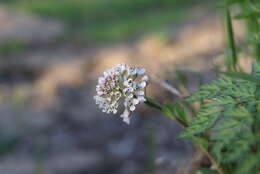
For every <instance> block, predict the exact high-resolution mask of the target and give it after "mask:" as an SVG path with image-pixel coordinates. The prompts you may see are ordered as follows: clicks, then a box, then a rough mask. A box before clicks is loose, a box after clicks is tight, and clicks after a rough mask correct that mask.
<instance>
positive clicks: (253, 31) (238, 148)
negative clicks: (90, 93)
mask: <svg viewBox="0 0 260 174" xmlns="http://www.w3.org/2000/svg"><path fill="white" fill-rule="evenodd" d="M221 2H223V1H221ZM233 5H236V7H240V11H239V14H237V15H235V17H234V18H236V19H238V20H244V21H245V23H246V28H247V31H248V34H247V38H246V39H245V42H246V44H243V47H241V48H239V49H237V46H236V44H235V43H236V42H235V37H234V32H233V27H232V19H233V18H232V16H231V13H230V11H229V10H230V8H231V7H232V6H233ZM222 6H223V7H224V8H225V12H226V13H225V14H226V18H225V21H226V25H225V26H226V28H225V29H226V35H227V37H226V38H227V51H226V52H225V53H226V61H225V67H226V70H227V71H226V72H221V73H220V74H219V78H217V79H215V80H214V81H212V82H210V83H208V84H204V85H201V86H200V87H199V89H198V90H197V91H195V92H194V93H193V94H192V95H191V96H188V97H184V96H182V95H181V93H180V92H179V91H178V90H177V89H175V88H173V87H169V85H168V84H162V83H161V84H159V85H160V86H162V87H165V89H167V90H169V88H171V91H173V92H172V93H174V94H175V95H177V96H178V97H179V100H178V101H177V102H175V103H166V104H161V103H158V102H156V101H154V100H153V99H151V98H148V97H147V96H146V93H145V89H146V87H147V84H148V80H149V78H148V76H147V75H144V73H145V69H143V68H137V67H130V66H128V65H125V64H120V65H117V66H115V67H113V68H112V69H110V70H107V71H105V72H104V75H103V76H102V77H100V78H99V81H98V85H97V87H96V91H97V95H96V96H95V97H94V98H95V100H96V103H97V104H98V105H99V108H101V109H102V111H103V112H107V113H110V112H112V113H114V114H115V113H117V111H118V108H119V107H120V104H121V103H122V104H123V105H124V107H125V111H124V112H123V114H122V115H121V117H122V118H123V121H124V122H126V123H128V124H129V123H130V114H131V113H132V112H133V111H134V110H135V108H136V105H138V104H141V103H145V104H146V105H148V106H151V107H153V108H155V109H157V110H159V111H161V112H162V113H164V115H166V116H167V117H169V118H172V119H175V120H177V121H178V122H179V123H180V124H181V125H182V126H183V131H182V133H181V134H180V137H182V138H191V139H192V141H193V142H194V144H195V145H196V147H198V148H199V150H200V151H201V152H202V153H204V154H205V156H206V157H207V158H208V159H209V161H210V163H211V165H210V166H209V167H208V168H199V169H198V170H199V171H200V172H201V173H203V174H260V26H259V17H260V2H258V1H256V0H226V1H224V3H222ZM236 11H237V10H236ZM237 50H239V52H238V51H237ZM243 51H244V52H245V53H247V54H249V55H250V56H251V57H253V58H254V59H255V62H254V63H252V72H251V73H250V74H247V73H244V72H243V70H242V68H241V66H240V65H239V63H238V62H239V53H240V52H243ZM152 80H153V79H152ZM157 82H158V80H157ZM194 102H196V103H197V104H199V110H198V109H197V107H195V105H194V104H193V103H194ZM197 110H198V111H197Z"/></svg>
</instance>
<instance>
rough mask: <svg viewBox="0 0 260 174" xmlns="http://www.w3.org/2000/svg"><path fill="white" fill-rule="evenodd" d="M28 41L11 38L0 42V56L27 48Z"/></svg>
mask: <svg viewBox="0 0 260 174" xmlns="http://www.w3.org/2000/svg"><path fill="white" fill-rule="evenodd" d="M27 46H28V45H27V43H26V42H24V41H20V40H10V41H6V42H3V43H1V44H0V56H6V55H9V54H11V53H17V52H20V51H22V50H24V49H26V48H27Z"/></svg>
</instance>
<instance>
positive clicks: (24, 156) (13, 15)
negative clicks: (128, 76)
mask: <svg viewBox="0 0 260 174" xmlns="http://www.w3.org/2000/svg"><path fill="white" fill-rule="evenodd" d="M221 18H222V12H221V10H219V9H218V8H217V1H214V0H211V1H208V0H183V1H180V0H0V173H1V174H153V173H154V174H155V173H156V174H172V173H180V174H181V173H185V172H184V171H185V168H187V167H188V166H189V162H190V161H191V160H192V159H193V158H194V155H192V152H193V150H192V145H191V143H190V142H189V141H187V140H185V139H178V138H177V137H178V134H179V133H180V131H181V128H180V126H179V125H178V124H177V123H176V122H175V121H173V120H170V119H168V118H165V117H163V116H162V115H160V113H158V112H157V111H155V110H153V109H151V108H148V107H146V106H140V107H139V108H138V111H137V112H135V113H134V114H133V117H132V120H131V121H132V122H131V124H130V125H126V124H125V123H123V122H122V120H121V118H120V117H119V115H116V116H115V115H106V114H104V113H102V112H101V111H100V110H98V108H97V106H96V105H95V102H94V100H93V95H95V85H96V83H97V78H98V76H100V75H101V74H102V72H103V71H104V70H105V69H107V68H111V67H113V66H114V65H116V64H118V63H127V64H129V65H135V66H142V67H145V68H146V69H147V70H148V74H150V75H153V76H156V77H157V78H158V79H160V80H165V81H168V83H170V84H171V85H174V84H175V83H178V82H179V81H178V80H180V78H178V77H179V76H178V75H180V72H181V74H182V75H183V76H182V77H183V78H182V80H183V79H185V80H186V82H187V83H188V84H189V87H190V90H191V91H193V90H194V89H195V88H196V85H197V84H196V83H197V80H196V79H197V78H198V77H197V76H196V75H195V74H196V73H195V72H196V71H201V72H203V75H202V76H200V79H202V80H203V81H208V80H210V79H212V78H214V74H213V73H211V68H212V62H215V61H216V60H220V61H221V54H222V51H223V47H224V46H225V45H224V44H223V43H224V41H223V27H222V22H221ZM235 33H236V35H237V36H238V37H239V38H243V33H244V32H243V28H242V27H241V26H240V24H239V23H237V22H236V23H235ZM217 58H219V59H217ZM201 77H202V78H201ZM148 88H149V90H148V95H149V96H152V97H154V98H156V99H158V100H160V101H167V100H168V101H169V100H171V101H174V100H176V99H175V97H174V96H173V95H171V94H170V93H167V91H165V90H164V89H162V88H160V87H158V85H157V84H153V83H151V84H150V87H148Z"/></svg>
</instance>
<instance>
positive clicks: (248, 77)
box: [222, 71, 260, 84]
mask: <svg viewBox="0 0 260 174" xmlns="http://www.w3.org/2000/svg"><path fill="white" fill-rule="evenodd" d="M222 74H225V75H226V76H229V77H232V78H236V79H241V80H246V81H250V82H254V83H257V84H260V78H259V77H257V76H255V75H251V74H247V73H243V72H231V71H228V72H222Z"/></svg>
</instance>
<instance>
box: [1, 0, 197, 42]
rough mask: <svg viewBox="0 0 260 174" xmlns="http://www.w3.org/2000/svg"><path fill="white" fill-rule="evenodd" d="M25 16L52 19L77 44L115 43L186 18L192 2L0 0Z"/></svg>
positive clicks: (166, 0) (174, 0)
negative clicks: (56, 20)
mask: <svg viewBox="0 0 260 174" xmlns="http://www.w3.org/2000/svg"><path fill="white" fill-rule="evenodd" d="M2 2H4V3H7V4H9V5H12V6H14V7H16V8H19V9H23V10H26V11H28V12H31V13H34V14H37V15H40V16H44V17H49V18H56V19H58V20H61V21H63V22H64V23H65V24H66V25H67V27H68V31H67V32H66V36H65V37H67V36H68V37H69V38H70V39H71V38H75V39H77V40H80V41H94V42H95V41H100V42H103V41H119V40H123V39H127V38H129V37H130V36H131V37H132V36H138V34H142V33H144V32H147V31H160V30H162V29H163V28H165V26H167V25H170V24H172V25H173V24H175V25H176V22H178V21H180V20H182V19H183V17H185V16H187V15H186V14H190V15H191V13H188V12H189V10H191V7H193V6H194V5H198V4H199V2H200V3H202V2H201V1H198V0H196V1H195V2H194V0H186V1H179V0H124V1H122V0H73V1H71V0H59V1H53V0H44V1H42V0H10V1H9V0H2Z"/></svg>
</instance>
